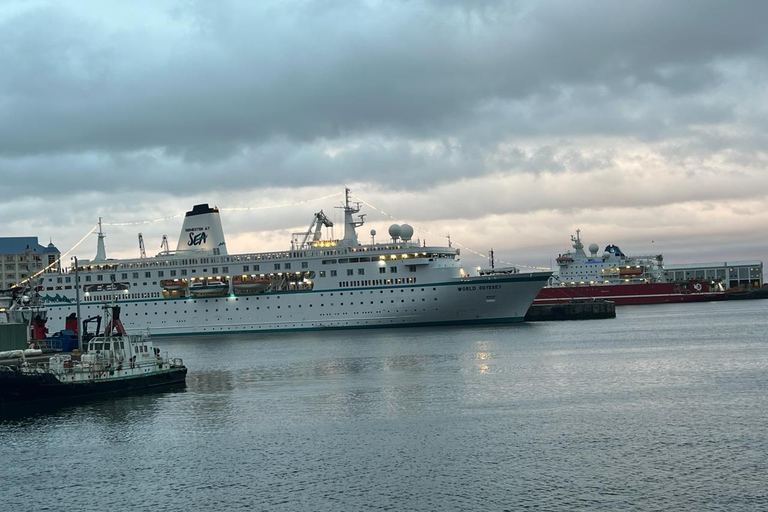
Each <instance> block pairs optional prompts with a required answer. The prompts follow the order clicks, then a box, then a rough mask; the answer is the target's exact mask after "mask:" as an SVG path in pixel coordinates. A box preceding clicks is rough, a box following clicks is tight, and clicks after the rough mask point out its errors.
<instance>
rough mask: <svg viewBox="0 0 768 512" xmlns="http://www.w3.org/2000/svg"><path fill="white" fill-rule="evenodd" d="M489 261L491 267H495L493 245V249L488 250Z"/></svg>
mask: <svg viewBox="0 0 768 512" xmlns="http://www.w3.org/2000/svg"><path fill="white" fill-rule="evenodd" d="M488 263H490V264H491V269H493V268H494V260H493V247H491V250H490V251H488Z"/></svg>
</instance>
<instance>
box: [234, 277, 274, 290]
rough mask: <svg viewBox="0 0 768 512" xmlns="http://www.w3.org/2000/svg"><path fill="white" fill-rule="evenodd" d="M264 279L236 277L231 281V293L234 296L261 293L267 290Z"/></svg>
mask: <svg viewBox="0 0 768 512" xmlns="http://www.w3.org/2000/svg"><path fill="white" fill-rule="evenodd" d="M269 284H270V282H269V279H267V278H266V277H236V278H235V279H234V280H233V281H232V291H233V292H234V293H236V294H243V293H261V292H264V291H267V290H268V289H269Z"/></svg>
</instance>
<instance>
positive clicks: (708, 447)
mask: <svg viewBox="0 0 768 512" xmlns="http://www.w3.org/2000/svg"><path fill="white" fill-rule="evenodd" d="M766 313H768V301H761V300H755V301H734V302H731V301H728V302H713V303H702V304H679V305H656V306H632V307H621V308H618V309H617V317H616V318H615V319H607V320H590V321H571V322H541V323H527V324H519V325H500V326H487V327H482V326H480V327H466V328H456V327H451V328H435V329H426V328H420V329H384V330H349V331H328V332H317V333H279V334H273V335H266V334H258V335H247V334H241V335H229V336H198V337H186V338H182V337H179V338H159V339H157V340H156V341H157V342H158V345H160V346H161V347H162V350H163V351H167V352H168V353H169V354H170V355H172V356H176V357H183V358H184V362H185V364H186V365H187V367H188V368H189V374H188V377H187V386H186V388H185V389H182V390H175V391H168V392H162V393H154V394H145V395H139V396H131V397H123V398H117V399H113V400H105V401H99V402H92V403H89V404H83V405H78V406H73V405H65V406H61V407H58V408H56V409H52V410H46V411H43V412H39V413H35V414H27V415H9V416H6V417H5V418H3V419H0V461H2V465H0V481H2V483H3V485H2V486H1V487H0V507H2V509H3V510H9V511H11V510H13V511H26V510H30V511H37V510H83V511H90V510H94V511H95V510H136V511H140V510H147V511H150V510H152V511H164V510H168V511H177V510H227V511H232V510H275V511H308V510H313V511H347V510H348V511H358V510H359V511H363V510H392V511H410V510H413V511H432V510H435V511H438V510H439V511H447V510H448V511H450V510H456V511H459V510H461V511H489V510H520V509H531V510H557V511H576V510H590V511H594V510H611V511H613V510H637V511H655V510H675V511H702V510H729V511H738V510H766V509H768V478H767V477H766V475H768V315H767V314H766Z"/></svg>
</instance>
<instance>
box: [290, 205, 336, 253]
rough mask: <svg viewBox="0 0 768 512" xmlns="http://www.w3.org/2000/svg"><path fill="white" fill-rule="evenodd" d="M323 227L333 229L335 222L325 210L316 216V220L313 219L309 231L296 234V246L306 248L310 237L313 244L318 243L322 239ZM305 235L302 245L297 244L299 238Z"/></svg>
mask: <svg viewBox="0 0 768 512" xmlns="http://www.w3.org/2000/svg"><path fill="white" fill-rule="evenodd" d="M323 226H325V227H327V228H332V227H333V222H331V220H330V219H329V218H328V217H327V216H326V215H325V213H324V212H323V210H320V211H319V212H317V213H316V214H315V215H314V218H313V219H312V222H311V223H310V225H309V228H307V231H306V232H304V233H294V234H293V236H294V242H293V244H294V245H298V247H304V246H306V244H307V242H308V241H309V237H310V236H311V237H312V241H313V242H317V241H318V240H320V238H321V237H322V235H323V233H322V229H323ZM301 235H304V239H303V240H302V241H301V243H300V244H297V243H296V241H297V240H298V238H297V237H299V236H301Z"/></svg>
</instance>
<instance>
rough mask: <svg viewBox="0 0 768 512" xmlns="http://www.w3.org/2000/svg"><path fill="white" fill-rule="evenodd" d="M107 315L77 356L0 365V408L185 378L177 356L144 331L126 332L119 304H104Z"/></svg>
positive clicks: (99, 394) (110, 392)
mask: <svg viewBox="0 0 768 512" xmlns="http://www.w3.org/2000/svg"><path fill="white" fill-rule="evenodd" d="M105 313H106V314H110V313H111V317H112V319H111V320H110V321H109V322H108V323H107V327H106V328H105V330H104V334H102V335H100V336H96V337H94V338H92V339H91V340H90V341H89V342H88V345H87V353H85V354H83V355H82V356H81V357H80V360H79V361H77V360H75V359H73V357H72V355H71V354H56V355H54V356H52V357H51V358H50V360H49V361H48V362H47V363H31V362H29V361H28V360H27V359H26V357H24V356H22V357H21V359H20V360H19V361H20V363H19V364H18V365H12V366H0V409H2V408H4V407H6V406H10V405H17V404H18V405H28V404H37V403H41V402H57V401H58V402H60V401H61V400H67V399H83V398H91V397H94V398H96V397H99V398H101V397H104V396H110V395H120V394H126V393H132V392H136V391H142V390H149V389H155V388H159V387H166V386H171V385H175V384H177V385H181V384H183V383H184V382H185V379H186V376H187V368H186V367H185V366H184V362H183V361H182V360H181V359H180V358H169V357H168V356H167V355H163V354H161V352H160V349H159V348H157V347H155V346H154V344H153V343H152V340H151V338H150V336H149V333H142V334H128V333H126V332H125V329H124V328H123V324H122V322H121V321H120V307H119V306H115V305H112V306H106V305H105Z"/></svg>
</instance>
